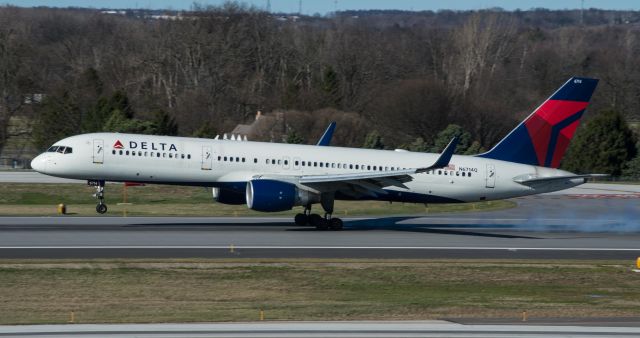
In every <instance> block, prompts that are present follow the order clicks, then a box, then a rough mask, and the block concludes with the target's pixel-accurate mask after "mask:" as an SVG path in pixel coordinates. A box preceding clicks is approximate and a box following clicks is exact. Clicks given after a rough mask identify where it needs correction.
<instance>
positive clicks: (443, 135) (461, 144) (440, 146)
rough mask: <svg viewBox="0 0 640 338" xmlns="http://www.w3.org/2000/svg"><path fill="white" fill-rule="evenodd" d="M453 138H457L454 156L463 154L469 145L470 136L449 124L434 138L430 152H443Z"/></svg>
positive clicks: (455, 125) (458, 127)
mask: <svg viewBox="0 0 640 338" xmlns="http://www.w3.org/2000/svg"><path fill="white" fill-rule="evenodd" d="M454 136H458V146H457V147H456V154H464V153H465V152H466V151H467V149H468V148H469V146H470V145H471V134H470V133H469V132H468V131H465V130H464V129H462V127H460V126H459V125H457V124H450V125H448V126H447V127H446V128H445V129H444V130H442V131H441V132H439V133H438V136H436V139H435V141H434V145H433V147H432V148H431V152H434V153H439V152H441V151H442V150H444V148H445V147H446V146H447V145H448V144H449V142H451V139H452V138H453V137H454ZM478 146H479V144H478Z"/></svg>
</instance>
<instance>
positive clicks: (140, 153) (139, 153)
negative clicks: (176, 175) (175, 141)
mask: <svg viewBox="0 0 640 338" xmlns="http://www.w3.org/2000/svg"><path fill="white" fill-rule="evenodd" d="M138 156H142V151H138ZM176 157H177V156H176Z"/></svg>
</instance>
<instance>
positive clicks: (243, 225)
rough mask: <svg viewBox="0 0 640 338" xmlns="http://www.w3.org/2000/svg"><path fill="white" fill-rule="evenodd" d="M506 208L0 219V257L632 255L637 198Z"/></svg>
mask: <svg viewBox="0 0 640 338" xmlns="http://www.w3.org/2000/svg"><path fill="white" fill-rule="evenodd" d="M517 202H518V204H519V206H518V207H517V208H514V209H509V210H500V211H493V212H476V213H460V214H441V215H426V216H423V215H420V216H394V217H372V218H345V219H344V221H345V230H344V231H339V232H335V231H317V230H315V229H314V228H309V227H299V226H295V225H294V224H293V223H292V222H291V220H290V219H289V218H282V217H280V218H272V217H259V218H241V217H228V218H196V217H194V218H176V217H126V218H124V217H3V218H0V258H187V257H196V258H198V257H202V258H371V259H378V258H395V259H431V258H465V259H471V258H480V259H627V260H635V259H636V258H637V257H639V256H640V231H639V230H640V227H639V225H638V222H637V219H639V217H638V216H640V213H639V211H638V210H639V209H638V200H637V199H618V198H604V199H601V198H600V199H586V198H570V197H567V196H544V197H534V198H522V199H517Z"/></svg>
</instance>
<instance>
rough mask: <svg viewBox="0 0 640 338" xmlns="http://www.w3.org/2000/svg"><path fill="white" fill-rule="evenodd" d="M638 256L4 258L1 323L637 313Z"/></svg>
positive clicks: (1, 264)
mask: <svg viewBox="0 0 640 338" xmlns="http://www.w3.org/2000/svg"><path fill="white" fill-rule="evenodd" d="M632 263H633V262H622V261H607V262H603V261H597V262H596V261H594V262H590V261H561V260H559V261H541V262H531V261H506V260H482V261H481V260H389V261H369V260H339V259H337V260H336V259H333V260H255V259H254V260H249V259H236V260H211V259H194V260H188V259H181V260H179V259H174V260H90V261H77V260H4V261H0V304H2V305H1V306H0V324H43V323H66V322H67V321H68V320H69V315H70V312H71V311H74V313H75V321H76V322H77V323H129V322H132V323H133V322H136V323H138V322H149V323H153V322H210V321H254V320H258V319H259V312H260V310H261V309H262V310H264V311H265V318H266V319H267V320H363V319H377V320H389V319H437V318H445V317H446V318H456V317H483V318H487V317H492V318H513V317H518V316H519V315H520V313H521V312H522V311H524V310H526V311H527V312H528V315H529V318H536V317H608V316H637V314H638V313H639V312H640V293H638V292H637V289H638V287H640V274H638V273H635V272H633V271H632V270H631V269H632V268H633V264H632Z"/></svg>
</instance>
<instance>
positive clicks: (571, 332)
mask: <svg viewBox="0 0 640 338" xmlns="http://www.w3.org/2000/svg"><path fill="white" fill-rule="evenodd" d="M633 326H634V325H631V326H625V325H624V324H623V325H622V326H600V327H597V326H595V327H594V326H588V325H587V326H579V325H578V324H575V325H568V326H558V325H557V324H556V325H555V326H554V325H553V324H552V325H543V324H537V325H462V324H457V323H452V322H447V321H440V320H433V321H387V322H384V321H383V322H379V321H354V322H347V321H336V322H254V323H213V324H204V323H202V324H106V325H104V324H102V325H101V324H80V325H20V326H2V327H0V337H13V336H16V337H18V336H19V337H59V336H61V335H64V336H73V337H131V336H135V337H511V338H514V337H515V338H520V337H522V338H525V337H552V338H553V337H575V338H581V337H590V338H595V337H613V336H615V337H638V335H640V328H638V327H633Z"/></svg>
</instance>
